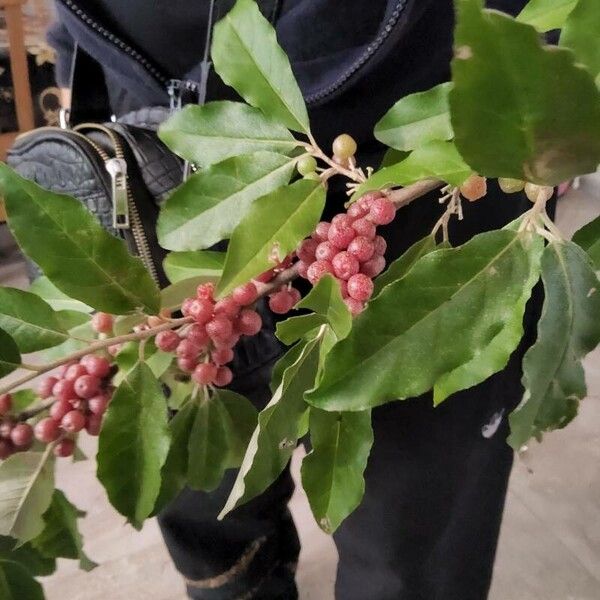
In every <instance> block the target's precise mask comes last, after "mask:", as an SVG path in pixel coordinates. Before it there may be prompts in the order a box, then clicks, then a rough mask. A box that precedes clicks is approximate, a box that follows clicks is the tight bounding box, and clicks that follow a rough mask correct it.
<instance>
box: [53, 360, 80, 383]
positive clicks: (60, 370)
mask: <svg viewBox="0 0 600 600" xmlns="http://www.w3.org/2000/svg"><path fill="white" fill-rule="evenodd" d="M76 364H77V361H74V360H72V361H71V362H68V363H65V364H64V365H61V366H60V367H59V368H58V375H57V379H62V378H63V377H64V376H65V373H66V372H67V369H68V368H69V367H70V366H71V365H76Z"/></svg>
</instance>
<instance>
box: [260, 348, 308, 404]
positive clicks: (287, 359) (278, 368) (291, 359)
mask: <svg viewBox="0 0 600 600" xmlns="http://www.w3.org/2000/svg"><path fill="white" fill-rule="evenodd" d="M308 341H309V340H307V339H306V338H304V339H303V340H301V341H300V342H298V343H297V344H294V345H293V346H292V347H291V348H290V349H289V350H287V352H286V353H285V354H284V355H283V356H282V357H281V358H279V360H277V362H276V363H275V364H274V365H273V371H272V373H271V383H270V384H269V387H270V388H271V393H273V394H274V393H275V390H277V388H278V387H279V386H280V385H281V380H282V379H283V374H284V373H285V370H286V369H287V368H288V367H290V366H291V365H293V364H294V363H295V362H296V361H297V360H298V358H300V355H301V354H302V351H303V350H304V347H305V346H306V344H307V343H308Z"/></svg>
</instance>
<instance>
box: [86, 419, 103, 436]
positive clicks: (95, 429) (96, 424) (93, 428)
mask: <svg viewBox="0 0 600 600" xmlns="http://www.w3.org/2000/svg"><path fill="white" fill-rule="evenodd" d="M100 429H102V415H89V416H88V417H86V420H85V430H86V431H87V432H88V433H89V434H90V435H93V436H96V435H100Z"/></svg>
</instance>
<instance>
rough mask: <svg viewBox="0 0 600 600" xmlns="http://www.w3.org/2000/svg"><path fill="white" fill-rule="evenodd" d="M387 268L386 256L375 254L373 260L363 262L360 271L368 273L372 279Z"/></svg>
mask: <svg viewBox="0 0 600 600" xmlns="http://www.w3.org/2000/svg"><path fill="white" fill-rule="evenodd" d="M384 269H385V258H383V256H381V255H379V254H378V255H376V256H374V257H373V258H372V259H371V260H368V261H367V262H366V263H363V264H362V265H361V267H360V272H361V273H364V274H365V275H367V277H370V278H371V279H372V278H373V277H377V275H379V273H381V272H382V271H383V270H384Z"/></svg>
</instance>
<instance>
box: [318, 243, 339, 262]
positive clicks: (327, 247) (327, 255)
mask: <svg viewBox="0 0 600 600" xmlns="http://www.w3.org/2000/svg"><path fill="white" fill-rule="evenodd" d="M337 253H338V249H337V248H336V247H335V246H334V245H333V244H332V243H331V242H321V243H320V244H319V245H318V246H317V249H316V250H315V257H316V259H317V260H327V261H329V262H331V261H332V260H333V257H334V256H335V255H336V254H337Z"/></svg>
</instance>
